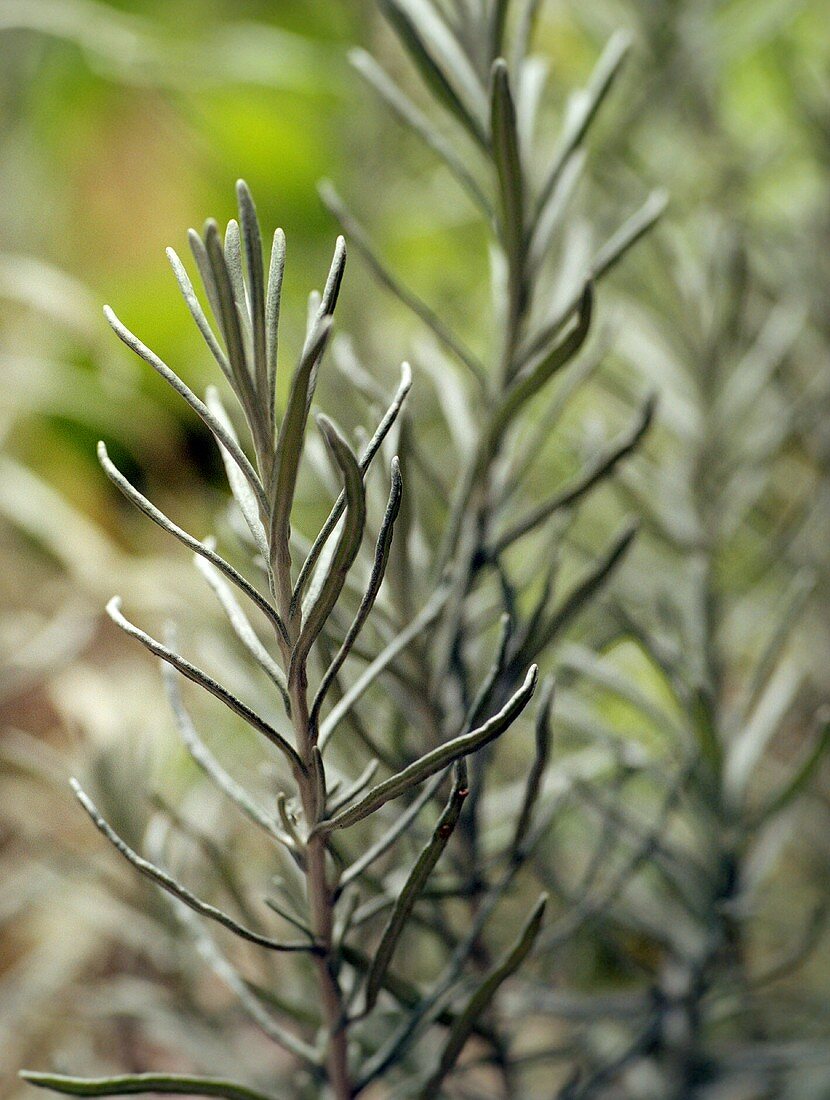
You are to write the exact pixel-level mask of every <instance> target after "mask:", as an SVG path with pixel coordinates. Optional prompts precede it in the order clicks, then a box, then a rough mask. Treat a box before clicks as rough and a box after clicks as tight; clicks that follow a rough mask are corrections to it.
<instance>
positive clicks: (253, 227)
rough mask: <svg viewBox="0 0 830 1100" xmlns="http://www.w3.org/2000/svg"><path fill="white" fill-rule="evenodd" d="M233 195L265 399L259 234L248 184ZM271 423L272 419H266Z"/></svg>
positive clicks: (260, 388) (240, 182)
mask: <svg viewBox="0 0 830 1100" xmlns="http://www.w3.org/2000/svg"><path fill="white" fill-rule="evenodd" d="M236 197H237V201H238V203H239V220H240V223H241V225H242V239H243V244H244V248H245V267H246V270H247V272H248V287H249V289H250V297H251V329H252V332H253V345H254V378H255V380H256V390H257V396H258V397H259V400H260V401H261V402H263V401H267V394H268V360H267V351H266V339H265V284H264V276H263V271H262V237H261V235H260V231H259V219H258V218H257V213H256V207H255V206H254V200H253V197H252V195H251V192H250V190H249V188H248V185H247V183H245V181H244V180H237V183H236ZM269 423H270V424H271V425H272V424H273V422H269Z"/></svg>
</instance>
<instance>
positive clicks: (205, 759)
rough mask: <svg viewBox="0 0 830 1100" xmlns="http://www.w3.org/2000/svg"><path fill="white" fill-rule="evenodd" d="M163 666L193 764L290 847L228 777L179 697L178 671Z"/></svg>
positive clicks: (282, 842) (171, 701) (240, 786)
mask: <svg viewBox="0 0 830 1100" xmlns="http://www.w3.org/2000/svg"><path fill="white" fill-rule="evenodd" d="M162 665H163V677H164V686H165V690H166V692H167V698H168V700H169V702H170V709H171V710H172V711H173V718H174V719H175V723H176V729H177V730H178V732H179V736H180V737H181V739H182V742H183V743H184V746H185V748H186V749H187V751H188V752H189V753H190V756H191V757H192V759H193V761H194V763H195V764H196V765H197V766H198V767H199V768H201V769H202V771H203V772H204V773H205V775H206V776H207V777H208V778H209V779H210V780H211V781H212V782H213V783H214V784H215V785H216V786H217V787H218V788H219V789H220V790H221V791H222V792H223V793H224V794H225V795H227V797H228V798H229V799H230V800H231V802H233V803H235V805H236V806H238V807H239V809H240V810H241V811H242V813H243V814H244V815H245V816H246V817H247V818H248V819H249V820H250V821H252V822H253V823H254V824H255V825H258V826H259V828H260V829H263V830H264V831H265V832H266V833H268V835H269V836H272V837H274V839H275V840H278V841H279V842H280V843H281V844H284V845H286V847H289V848H290V847H291V840H290V838H289V837H288V836H287V835H286V834H285V833H283V832H282V831H281V830H280V829H278V828H277V825H276V822H275V821H274V819H273V818H272V817H271V815H270V814H267V813H266V812H265V810H263V809H262V807H261V806H259V805H258V804H257V803H256V802H255V801H254V799H253V798H252V797H251V796H250V795H249V794H248V792H247V791H246V790H245V788H244V787H243V786H242V785H241V784H240V783H237V782H236V780H235V779H234V778H233V776H231V775H230V774H229V773H228V772H227V771H225V769H224V768H223V767H222V765H221V764H220V763H219V761H218V760H217V759H216V757H215V756H214V755H213V753H212V752H211V751H210V749H209V748H208V747H207V745H206V744H205V743H204V741H203V740H202V738H201V737H200V736H199V734H198V732H197V730H196V727H195V725H194V724H193V720H192V718H191V717H190V714H189V713H188V711H187V709H186V708H185V705H184V702H183V700H182V696H181V692H180V691H179V685H178V682H177V679H176V677H177V673H176V670H175V669H174V668H172V667H171V666H170V665H169V664H167V663H166V662H162Z"/></svg>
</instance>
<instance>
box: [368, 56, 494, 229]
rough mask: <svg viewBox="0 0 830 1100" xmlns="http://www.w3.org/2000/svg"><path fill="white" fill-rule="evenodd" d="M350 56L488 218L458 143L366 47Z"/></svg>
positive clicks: (490, 215) (489, 210) (488, 207)
mask: <svg viewBox="0 0 830 1100" xmlns="http://www.w3.org/2000/svg"><path fill="white" fill-rule="evenodd" d="M349 60H350V61H351V63H352V65H353V66H354V67H355V69H357V71H358V72H359V73H360V75H361V76H362V77H363V78H364V80H366V81H367V82H368V83H369V84H371V85H372V87H373V88H374V89H375V91H376V92H377V94H378V95H379V96H380V97H381V99H383V101H384V102H385V103H386V104H387V106H388V107H390V108H391V109H392V111H393V113H394V114H395V115H397V117H398V118H399V119H400V120H401V121H402V122H403V123H404V124H405V125H407V126H409V127H410V128H411V129H412V130H414V131H415V133H416V134H417V135H418V136H419V137H420V138H421V140H422V141H423V142H424V144H425V145H426V146H427V147H428V148H429V149H431V150H432V151H433V153H435V155H436V156H437V157H439V158H440V159H441V160H442V161H443V162H444V164H446V166H447V168H449V170H450V171H451V172H452V174H453V175H454V176H455V178H456V179H457V180H458V182H459V183H460V184H461V186H462V187H463V188H464V190H465V191H466V192H467V194H468V195H469V196H470V198H471V199H472V200H473V202H474V203H475V204H476V206H477V207H478V208H479V209H480V210H481V212H482V213H483V214H484V215H485V217H486V218H487V219H488V221H489V220H492V218H493V208H492V205H491V203H490V201H489V200H488V198H487V196H486V195H485V194H484V191H483V190H482V188H481V186H480V185H479V183H478V181H477V180H476V178H475V177H474V176H473V174H472V173H471V172H470V171H469V169H468V168H467V166H466V164H465V163H464V161H463V160H462V159H461V157H460V156H459V155H458V153H457V152H456V149H455V146H454V145H453V144H452V142H451V141H450V140H449V139H448V138H446V137H445V136H444V135H443V134H442V133H441V132H440V131H439V130H438V129H436V127H435V126H434V125H433V123H432V122H431V121H430V120H429V119H428V118H427V117H426V115H424V114H423V113H422V111H421V110H420V108H419V107H417V106H416V105H415V104H414V103H413V102H412V100H411V99H410V98H409V97H408V96H407V95H406V93H405V92H404V91H403V90H402V89H401V88H399V87H398V85H397V84H396V83H395V82H394V81H393V80H392V78H391V77H390V76H388V75H387V73H386V72H385V71H384V70H383V69H382V68H381V66H380V65H379V64H378V63H377V61H376V60H375V59H374V58H373V57H372V55H371V54H369V53H367V52H366V51H365V50H352V51H351V52H350V53H349Z"/></svg>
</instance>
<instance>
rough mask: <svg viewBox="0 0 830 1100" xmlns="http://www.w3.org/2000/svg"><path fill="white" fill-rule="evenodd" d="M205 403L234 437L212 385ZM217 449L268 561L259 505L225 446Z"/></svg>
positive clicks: (232, 436)
mask: <svg viewBox="0 0 830 1100" xmlns="http://www.w3.org/2000/svg"><path fill="white" fill-rule="evenodd" d="M205 404H206V405H207V407H208V408H209V409H210V411H211V412H212V413H213V415H214V416H215V417H216V419H217V420H218V421H219V423H220V424H223V425H224V427H225V430H226V431H227V433H228V435H229V436H231V438H233V439H236V433H235V432H234V429H233V425H232V424H231V421H230V417H229V416H228V414H227V412H226V411H225V407H224V405H223V404H222V401H221V399H220V397H219V393H218V391H217V390H216V388H215V387H214V386H208V388H207V392H206V394H205ZM219 451H220V454H221V455H222V462H223V465H224V467H225V474H226V476H227V479H228V484H229V485H230V488H231V492H232V493H233V498H234V500H235V501H236V503H237V504H238V505H239V510H240V512H241V513H242V517H243V519H244V520H245V523H246V524H247V526H248V530H249V531H250V532H251V538H252V539H253V540H254V543H255V545H256V548H257V550H259V552H260V554H261V555H262V559H263V561H264V562H265V563H266V565H267V563H268V541H267V539H266V537H265V528H264V527H263V526H262V520H261V518H260V514H259V505H258V503H257V499H256V497H255V496H254V494H253V493H252V491H251V487H250V485H249V484H248V482H247V481H246V480H245V478H244V477H242V474H241V473H240V471H239V469H238V467H237V465H236V463H235V462H234V461H233V459H232V457H231V456H230V454H228V452H227V451H226V450H225V448H224V447H223V446H222V445H221V444H219Z"/></svg>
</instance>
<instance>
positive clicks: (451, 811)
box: [363, 769, 468, 1014]
mask: <svg viewBox="0 0 830 1100" xmlns="http://www.w3.org/2000/svg"><path fill="white" fill-rule="evenodd" d="M467 794H468V788H467V776H466V769H459V772H458V774H457V775H456V777H455V781H454V782H453V786H452V790H451V792H450V797H449V801H448V802H447V804H446V806H445V807H444V810H443V812H442V814H441V816H440V817H439V819H438V823H437V824H436V826H435V829H434V830H433V833H432V836H431V837H430V839H429V841H428V842H427V844H426V847H425V848H424V849H423V851H422V852H421V854H420V855H419V856H418V859H417V861H416V862H415V865H414V866H413V868H412V870H411V871H410V872H409V875H408V876H407V879H406V882H405V883H404V884H403V887H402V888H401V891H400V893H399V894H398V897H397V899H396V901H395V905H394V907H393V909H392V912H391V914H390V916H389V920H388V922H387V924H386V927H385V928H384V930H383V933H382V935H381V938H380V943H379V944H378V946H377V948H376V949H375V951H374V954H373V956H372V965H371V967H370V968H369V974H368V976H367V978H366V1001H365V1006H364V1009H363V1011H364V1013H365V1014H368V1013H369V1012H371V1011H372V1009H373V1008H374V1006H375V1002H376V1001H377V999H378V994H379V993H380V991H381V989H382V988H383V979H384V975H385V974H386V971H387V969H388V967H389V964H390V962H391V961H392V956H393V954H394V952H395V948H396V947H397V945H398V940H399V939H400V938H401V934H402V933H403V930H404V928H405V927H406V924H407V921H408V920H409V918H410V916H411V914H412V910H413V908H414V906H415V903H416V902H417V900H418V898H419V897H420V896H421V892H422V890H423V889H424V886H425V885H426V882H427V879H428V878H429V876H430V875H431V874H432V872H433V870H434V868H435V865H436V863H437V862H438V860H439V859H440V858H441V853H442V852H443V851H444V849H445V848H446V846H447V844H448V843H449V839H450V837H451V836H452V833H453V830H454V829H455V826H456V824H457V822H458V818H459V815H460V814H461V807H462V806H463V805H464V799H465V798H466V797H467Z"/></svg>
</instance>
